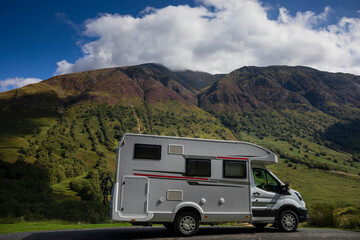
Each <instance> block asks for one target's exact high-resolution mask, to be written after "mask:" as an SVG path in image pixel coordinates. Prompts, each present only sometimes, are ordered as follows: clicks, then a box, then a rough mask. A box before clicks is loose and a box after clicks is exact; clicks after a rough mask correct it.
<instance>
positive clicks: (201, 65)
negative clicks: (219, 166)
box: [56, 0, 360, 74]
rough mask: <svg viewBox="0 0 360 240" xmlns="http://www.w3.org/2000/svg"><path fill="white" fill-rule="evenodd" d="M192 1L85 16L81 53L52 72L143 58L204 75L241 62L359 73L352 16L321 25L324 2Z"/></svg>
mask: <svg viewBox="0 0 360 240" xmlns="http://www.w3.org/2000/svg"><path fill="white" fill-rule="evenodd" d="M199 3H200V5H199V6H196V7H190V6H187V5H182V6H168V7H165V8H162V9H154V8H152V7H148V8H146V9H145V10H144V11H143V12H142V13H141V14H142V15H141V17H132V16H129V15H118V14H103V15H101V16H98V17H97V18H94V19H90V20H87V21H86V22H85V29H86V30H85V31H84V33H83V34H84V36H86V37H89V40H90V42H88V43H86V44H83V45H82V46H81V48H82V52H83V56H82V57H81V58H79V59H78V60H76V61H75V62H74V63H70V62H68V61H66V60H62V61H60V62H58V63H57V64H58V68H57V70H56V74H63V73H70V72H78V71H84V70H90V69H98V68H105V67H115V66H125V65H136V64H141V63H147V62H154V63H160V64H163V65H165V66H167V67H169V68H171V69H175V70H181V69H192V70H199V71H207V72H212V73H219V72H220V73H226V72H229V71H231V70H234V69H236V68H239V67H241V66H244V65H256V66H268V65H304V66H311V67H315V68H318V69H320V70H325V71H333V72H337V71H341V72H350V73H355V74H360V44H359V42H360V18H346V17H343V18H341V19H340V20H339V21H338V22H337V23H336V24H334V25H327V19H328V16H329V14H331V8H330V7H326V8H325V9H324V11H323V13H320V14H315V13H314V12H311V11H307V12H297V13H296V14H294V15H291V14H290V13H289V12H288V10H287V9H286V8H283V7H282V8H280V9H279V14H278V18H277V19H270V18H269V17H268V15H267V11H268V10H269V8H268V7H266V6H264V5H263V4H262V3H261V2H259V1H256V0H226V1H218V0H202V1H200V2H199ZM94 38H95V39H96V40H93V39H94ZM91 39H92V40H91Z"/></svg>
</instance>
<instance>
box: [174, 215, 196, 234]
mask: <svg viewBox="0 0 360 240" xmlns="http://www.w3.org/2000/svg"><path fill="white" fill-rule="evenodd" d="M174 229H175V232H176V233H177V234H178V235H180V236H185V237H188V236H192V235H195V234H196V233H197V232H198V230H199V218H198V216H197V215H196V214H194V213H192V212H181V213H179V214H178V215H176V217H175V221H174Z"/></svg>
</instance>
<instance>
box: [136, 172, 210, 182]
mask: <svg viewBox="0 0 360 240" xmlns="http://www.w3.org/2000/svg"><path fill="white" fill-rule="evenodd" d="M134 175H135V176H144V177H156V178H173V179H188V180H204V181H209V179H208V178H195V177H180V176H164V175H152V174H141V173H134Z"/></svg>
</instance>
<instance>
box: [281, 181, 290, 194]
mask: <svg viewBox="0 0 360 240" xmlns="http://www.w3.org/2000/svg"><path fill="white" fill-rule="evenodd" d="M289 189H290V187H289V182H286V183H285V185H284V187H283V190H284V192H288V191H289Z"/></svg>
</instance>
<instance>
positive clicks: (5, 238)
mask: <svg viewBox="0 0 360 240" xmlns="http://www.w3.org/2000/svg"><path fill="white" fill-rule="evenodd" d="M10 239H11V240H20V239H21V240H35V239H36V240H48V239H51V240H65V239H66V240H82V239H84V240H100V239H104V240H115V239H116V240H119V239H163V240H165V239H166V240H167V239H192V240H193V239H206V240H207V239H261V240H280V239H291V240H297V239H298V240H300V239H301V240H305V239H306V240H307V239H339V240H340V239H341V240H344V239H351V240H357V239H359V240H360V232H354V231H343V230H336V229H310V228H299V229H298V230H297V231H296V232H293V233H284V232H279V231H278V230H276V229H272V228H265V229H262V230H259V229H255V228H252V227H200V230H199V232H198V234H197V235H196V236H194V237H191V238H179V237H177V236H176V235H175V234H174V233H172V232H171V231H168V230H166V229H165V228H163V227H120V228H100V229H81V230H79V229H75V230H52V231H39V232H23V233H10V234H0V240H10Z"/></svg>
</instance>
